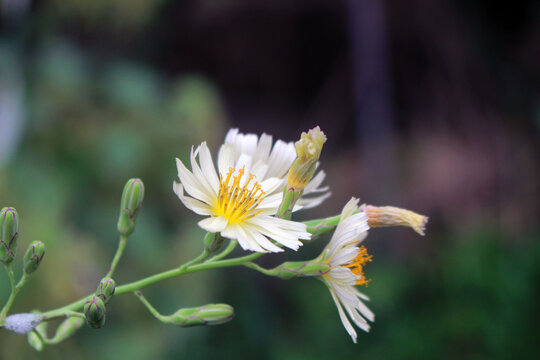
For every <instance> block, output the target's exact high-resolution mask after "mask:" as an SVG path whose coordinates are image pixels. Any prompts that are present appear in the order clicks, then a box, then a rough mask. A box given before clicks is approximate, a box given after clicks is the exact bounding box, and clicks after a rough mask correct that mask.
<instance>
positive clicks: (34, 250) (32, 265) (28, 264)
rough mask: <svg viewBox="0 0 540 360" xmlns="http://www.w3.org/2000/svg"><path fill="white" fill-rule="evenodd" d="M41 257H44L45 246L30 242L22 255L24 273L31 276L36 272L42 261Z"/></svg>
mask: <svg viewBox="0 0 540 360" xmlns="http://www.w3.org/2000/svg"><path fill="white" fill-rule="evenodd" d="M43 256H45V244H44V243H42V242H41V241H34V242H32V243H31V244H30V245H29V246H28V249H27V250H26V253H25V254H24V259H23V263H24V272H25V273H27V274H31V273H33V272H34V271H36V270H37V268H38V267H39V264H41V261H42V260H43Z"/></svg>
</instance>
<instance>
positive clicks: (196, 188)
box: [176, 158, 212, 204]
mask: <svg viewBox="0 0 540 360" xmlns="http://www.w3.org/2000/svg"><path fill="white" fill-rule="evenodd" d="M176 168H177V169H178V178H179V179H180V182H181V183H182V185H183V186H184V188H185V189H186V192H187V193H188V194H189V195H191V196H192V197H194V198H196V199H198V200H202V201H204V202H205V203H207V204H211V203H212V197H211V196H210V195H209V194H208V193H206V192H205V189H204V187H203V186H201V184H200V182H199V179H197V178H195V176H194V175H193V173H191V172H190V171H189V170H188V169H187V168H186V167H185V166H184V163H183V162H182V161H181V160H180V159H178V158H176Z"/></svg>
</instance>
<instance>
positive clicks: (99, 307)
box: [84, 296, 105, 329]
mask: <svg viewBox="0 0 540 360" xmlns="http://www.w3.org/2000/svg"><path fill="white" fill-rule="evenodd" d="M84 316H85V317H86V323H87V324H88V325H90V327H91V328H93V329H99V328H101V327H102V326H103V325H104V324H105V304H104V303H103V300H101V298H99V297H97V296H92V299H91V300H88V301H87V302H86V303H85V304H84Z"/></svg>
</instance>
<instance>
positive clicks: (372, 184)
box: [0, 0, 540, 360]
mask: <svg viewBox="0 0 540 360" xmlns="http://www.w3.org/2000/svg"><path fill="white" fill-rule="evenodd" d="M539 44H540V6H539V4H538V2H536V1H533V0H518V1H513V2H511V3H509V4H508V3H501V5H496V2H492V1H484V0H481V1H474V2H470V1H463V0H459V1H451V0H438V1H433V0H412V1H398V0H387V1H380V0H350V1H336V0H312V1H307V0H305V1H294V2H293V1H286V0H273V1H263V0H256V1H255V0H198V1H194V0H184V1H174V0H77V1H62V0H41V1H39V0H36V1H31V0H0V206H2V207H3V206H8V205H9V206H14V207H16V208H17V210H18V212H19V214H20V217H21V232H20V240H19V255H18V259H17V261H16V269H17V272H18V273H20V258H21V256H22V253H23V252H24V250H25V248H26V246H27V245H28V244H29V243H30V242H31V241H33V240H42V241H44V242H45V243H46V244H47V255H46V257H45V260H44V262H43V263H42V265H41V267H40V270H39V271H38V272H37V273H35V274H34V275H33V276H32V279H31V282H30V283H29V284H28V285H27V287H26V288H25V289H24V290H23V291H22V292H21V294H20V297H19V298H18V301H17V302H16V304H15V306H14V308H13V309H12V312H26V311H29V310H31V309H40V310H49V309H52V308H56V307H58V306H61V305H64V304H66V303H69V302H71V301H73V300H75V299H78V298H80V297H82V296H85V295H87V294H88V293H89V292H91V291H93V289H94V288H95V287H96V284H97V283H98V281H99V279H100V278H101V276H102V275H103V274H104V273H105V272H106V270H107V269H108V264H109V263H110V260H111V258H112V256H113V253H114V251H115V249H116V246H117V235H116V221H117V216H118V205H119V200H120V194H121V190H122V187H123V185H124V183H125V181H126V180H127V179H129V178H131V177H140V178H141V179H143V181H144V183H145V185H146V196H145V200H144V206H143V208H142V211H141V213H140V215H139V218H138V224H137V230H136V232H135V234H134V235H133V236H132V237H131V238H130V240H129V244H128V246H127V250H126V252H125V254H124V258H123V259H122V262H121V263H120V266H119V268H118V271H117V275H116V280H117V283H126V282H129V281H132V280H135V279H138V278H140V277H143V276H146V275H149V274H153V273H155V272H159V271H162V270H165V269H168V268H171V267H174V266H176V265H178V264H180V263H183V262H185V261H187V260H189V259H191V258H193V257H194V256H196V255H197V254H199V252H200V250H201V241H200V239H201V237H202V236H203V233H202V231H201V230H200V229H198V228H197V227H196V225H195V224H196V220H197V219H198V218H197V216H196V215H194V214H193V213H191V212H190V211H189V210H187V209H185V208H184V207H183V206H182V205H181V203H180V202H179V200H178V199H177V198H176V196H175V195H174V194H173V192H172V182H173V180H174V179H175V178H176V169H175V164H174V158H175V157H176V156H178V157H180V158H182V159H184V160H185V159H186V158H187V156H188V154H189V149H190V147H191V145H197V144H199V143H200V142H201V141H203V140H208V141H209V143H210V145H211V148H213V149H214V150H216V151H217V147H218V146H219V144H220V142H222V141H223V137H224V135H225V133H226V131H227V129H228V128H231V127H238V128H240V130H241V131H242V132H255V133H257V134H260V133H262V132H266V133H269V134H273V135H274V139H277V138H280V139H284V140H287V141H295V140H296V139H297V138H298V137H299V135H300V132H301V131H306V130H308V129H309V128H312V127H314V126H316V125H319V126H321V128H322V129H323V130H324V131H325V133H326V134H327V136H328V142H327V144H326V145H325V148H324V151H323V155H322V158H321V166H322V168H323V169H325V171H326V172H327V178H326V184H328V185H330V187H331V189H332V192H333V196H332V197H331V198H330V199H329V200H327V201H326V203H325V204H324V206H321V207H319V208H316V209H312V210H308V211H304V212H302V213H301V214H299V215H298V216H297V218H296V219H310V218H315V217H324V216H329V215H334V214H337V213H338V212H339V211H340V210H341V208H342V207H343V205H344V204H345V202H346V201H347V200H348V199H349V198H350V197H351V196H357V197H360V198H361V200H362V201H363V202H367V203H370V204H373V205H395V206H400V207H405V208H410V209H413V210H415V211H418V212H420V213H422V214H426V215H428V216H429V217H430V222H429V224H428V229H427V234H426V236H425V237H420V236H418V235H417V234H415V233H414V232H412V231H411V230H410V229H404V228H396V229H394V228H393V229H374V230H372V231H370V235H369V237H368V239H367V240H366V242H365V245H366V246H367V247H368V249H369V251H370V253H372V254H373V255H374V261H373V262H372V263H370V264H369V266H368V267H367V268H366V274H367V276H369V277H371V278H372V281H371V282H370V284H369V287H367V288H365V289H362V290H363V291H364V292H365V293H366V294H367V295H369V296H370V297H371V302H370V303H369V304H368V305H369V307H370V308H371V309H372V310H373V311H374V312H375V314H376V316H377V318H376V322H375V323H374V324H373V327H372V331H371V332H370V333H369V334H366V333H360V334H359V338H358V344H357V345H354V344H353V343H352V341H351V339H350V338H349V336H348V335H347V333H346V331H345V330H344V328H343V327H342V325H341V322H340V320H339V317H338V314H337V310H336V308H335V306H334V304H333V302H332V300H331V297H330V296H329V294H328V291H327V290H326V288H325V287H324V286H323V285H322V284H321V283H320V282H318V281H315V280H312V279H296V280H289V281H284V280H279V279H273V278H267V277H264V276H263V275H261V274H259V273H254V272H252V271H251V270H247V269H243V268H238V269H237V268H234V269H227V270H224V271H210V272H205V273H201V274H192V275H189V276H185V277H182V278H179V279H172V280H168V281H166V282H163V283H160V284H158V285H155V286H152V287H150V288H148V289H146V290H145V294H146V296H147V297H148V299H149V300H151V301H152V303H154V305H155V306H156V307H157V308H158V309H159V310H160V311H162V312H163V313H172V312H174V311H175V310H176V309H178V308H180V307H189V306H197V305H201V304H205V303H212V302H226V303H230V304H232V305H233V306H234V307H235V309H236V312H237V316H236V318H235V319H234V320H233V321H232V322H230V323H228V324H226V325H222V326H217V327H206V328H193V329H180V328H176V327H173V326H167V325H163V324H161V323H159V322H157V321H155V320H154V319H153V318H152V317H151V315H150V314H149V313H148V312H147V311H146V310H145V309H144V308H143V307H142V305H141V304H140V303H139V302H138V300H136V299H135V298H134V297H131V296H129V295H126V296H120V297H118V298H115V300H114V301H113V302H112V303H111V305H110V307H109V309H108V314H107V324H106V326H105V327H104V328H103V329H101V330H99V331H95V330H92V329H89V328H87V327H84V328H83V329H82V330H81V331H79V332H78V333H77V335H76V336H74V337H73V338H71V339H69V340H67V341H65V342H64V343H62V344H61V345H58V346H50V347H46V348H45V349H44V351H43V353H41V354H39V353H36V352H35V351H34V350H32V349H31V348H30V347H29V346H28V345H27V344H26V337H24V336H20V335H16V334H14V333H10V332H7V331H0V359H38V358H39V359H59V358H68V359H96V358H97V359H124V358H129V359H133V360H137V359H149V358H156V359H182V358H194V359H252V358H258V359H262V360H264V359H319V358H320V359H329V358H351V357H357V358H360V357H361V358H362V359H434V358H439V359H457V358H467V359H507V358H529V357H533V356H534V354H537V353H538V350H540V345H539V344H540V331H539V327H538V323H539V322H540V306H539V304H540V281H539V280H540V265H539V264H540V242H539V240H540V226H539V221H538V210H539V205H540V201H539V199H540V196H539V192H540V191H539V161H538V159H539V155H540V151H539V146H538V145H539V134H540V96H539V95H540V92H539V90H540V86H539V84H540V81H539V80H540V67H539V65H538V64H540V45H539ZM327 240H328V237H325V238H321V239H319V240H317V241H314V242H313V243H310V244H306V245H305V246H304V247H303V248H302V249H301V251H300V252H299V253H295V254H292V253H291V252H287V253H286V254H285V255H275V256H267V257H265V258H264V259H262V261H261V264H263V265H265V266H273V265H275V264H278V263H280V262H282V261H284V260H290V259H309V258H312V257H314V256H316V255H318V253H319V252H320V250H321V249H322V247H323V246H324V245H325V243H326V241H327ZM7 296H8V280H7V276H6V275H5V273H4V272H3V271H2V272H0V302H2V303H3V302H4V301H5V299H6V298H7Z"/></svg>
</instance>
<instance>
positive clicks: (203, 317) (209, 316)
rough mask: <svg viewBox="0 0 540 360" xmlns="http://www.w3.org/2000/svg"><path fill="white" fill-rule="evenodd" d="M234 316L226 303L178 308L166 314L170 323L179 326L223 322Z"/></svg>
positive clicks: (230, 307) (231, 308) (232, 310)
mask: <svg viewBox="0 0 540 360" xmlns="http://www.w3.org/2000/svg"><path fill="white" fill-rule="evenodd" d="M233 317H234V309H233V307H232V306H230V305H227V304H209V305H204V306H200V307H195V308H185V309H180V310H178V311H177V312H175V313H174V314H172V315H170V316H167V317H166V320H167V322H168V323H170V324H174V325H177V326H181V327H191V326H198V325H219V324H224V323H226V322H228V321H230V320H232V318H233Z"/></svg>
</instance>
